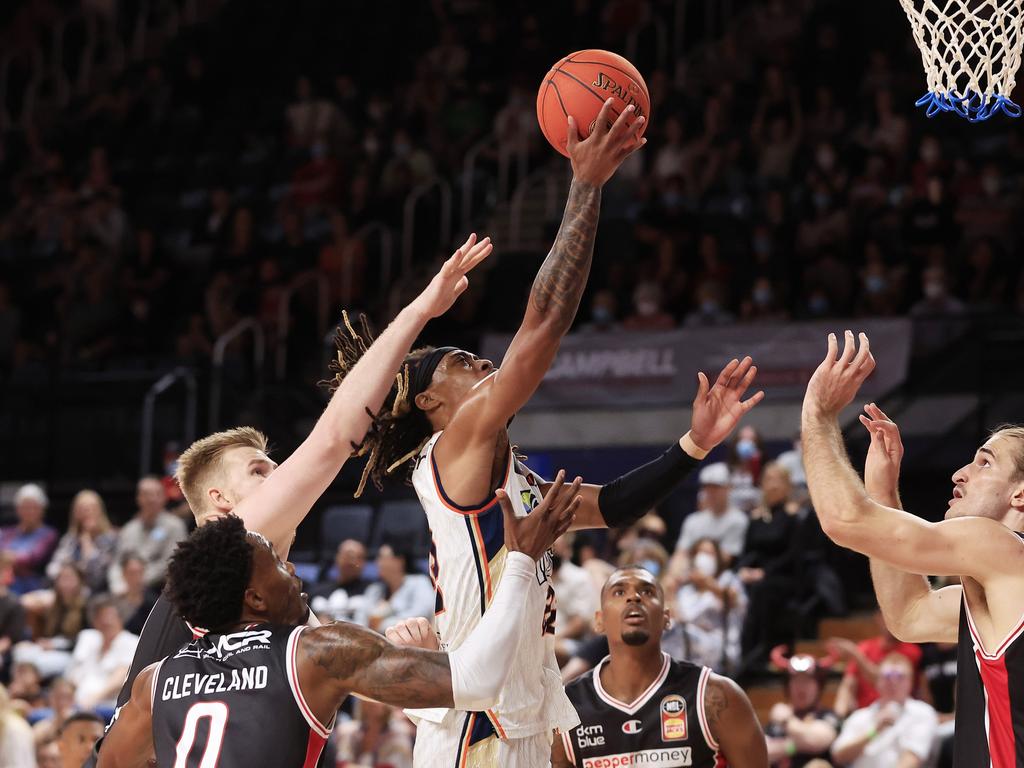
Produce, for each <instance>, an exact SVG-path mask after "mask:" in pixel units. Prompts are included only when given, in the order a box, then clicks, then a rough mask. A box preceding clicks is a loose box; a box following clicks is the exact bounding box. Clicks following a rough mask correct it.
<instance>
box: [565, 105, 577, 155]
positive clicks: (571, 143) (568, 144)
mask: <svg viewBox="0 0 1024 768" xmlns="http://www.w3.org/2000/svg"><path fill="white" fill-rule="evenodd" d="M567 121H568V128H567V129H566V132H565V151H566V152H568V153H569V154H570V155H571V154H572V151H573V150H574V149H575V148H576V145H577V144H579V143H580V129H579V127H577V125H576V118H575V117H573V116H572V115H569V116H568V118H567Z"/></svg>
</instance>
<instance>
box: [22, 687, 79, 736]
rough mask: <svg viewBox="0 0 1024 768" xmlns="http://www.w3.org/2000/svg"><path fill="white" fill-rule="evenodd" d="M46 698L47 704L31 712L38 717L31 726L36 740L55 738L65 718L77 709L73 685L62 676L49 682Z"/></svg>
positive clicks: (34, 716)
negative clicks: (45, 706)
mask: <svg viewBox="0 0 1024 768" xmlns="http://www.w3.org/2000/svg"><path fill="white" fill-rule="evenodd" d="M46 699H47V704H48V705H49V706H48V707H47V708H46V709H41V710H37V711H36V712H34V713H32V716H33V718H38V719H37V720H36V722H35V725H33V726H32V730H33V731H34V732H35V735H36V741H37V742H38V741H40V740H45V739H56V738H57V736H58V735H59V733H60V729H61V727H63V725H64V723H65V722H66V721H67V719H68V718H69V717H71V716H72V715H73V714H75V712H77V711H78V709H77V707H76V706H75V686H74V684H73V683H72V682H70V681H69V680H67V679H65V678H63V677H58V678H57V679H56V680H54V681H53V682H52V683H50V690H49V691H48V692H47V694H46Z"/></svg>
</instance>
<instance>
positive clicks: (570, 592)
mask: <svg viewBox="0 0 1024 768" xmlns="http://www.w3.org/2000/svg"><path fill="white" fill-rule="evenodd" d="M551 562H552V575H551V581H552V586H553V587H554V590H555V598H556V600H557V601H558V612H557V613H556V614H555V641H556V644H557V651H558V653H559V656H560V658H562V659H567V658H569V657H570V656H572V655H574V653H575V650H576V647H577V645H578V643H579V641H580V640H581V639H583V638H584V637H585V636H586V635H588V634H589V633H590V631H591V623H592V622H593V620H594V613H595V611H597V609H598V603H597V594H596V593H595V592H594V585H593V582H592V581H591V579H590V576H589V574H588V573H587V572H586V571H585V570H583V569H582V568H581V567H580V566H578V565H576V564H575V563H573V562H572V537H571V536H570V535H568V534H564V535H562V536H560V537H559V538H558V539H557V540H556V541H555V543H554V544H553V545H552V547H551Z"/></svg>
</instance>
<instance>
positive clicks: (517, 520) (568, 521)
mask: <svg viewBox="0 0 1024 768" xmlns="http://www.w3.org/2000/svg"><path fill="white" fill-rule="evenodd" d="M582 484H583V478H581V477H577V478H576V479H575V480H573V481H572V483H571V484H570V485H566V484H565V470H564V469H560V470H558V476H557V477H555V482H554V483H552V484H551V487H550V488H549V489H548V492H547V493H546V494H545V495H544V499H543V500H542V501H541V503H540V504H538V505H537V506H536V507H535V508H534V509H533V511H532V512H530V514H528V515H527V516H526V517H516V513H515V509H513V507H512V501H511V500H510V499H509V497H508V494H507V493H505V491H503V490H501V489H500V488H499V489H498V490H497V491H495V495H496V496H497V497H498V502H499V503H500V504H501V510H502V512H504V514H505V546H506V547H507V548H508V550H509V551H510V552H522V553H523V554H525V555H529V556H530V557H531V558H533V559H534V560H537V559H538V558H540V556H541V555H543V554H544V553H545V552H547V551H548V549H550V548H551V545H552V544H554V543H555V539H557V538H558V537H559V536H561V535H562V534H563V533H565V532H566V531H568V530H569V527H570V526H571V525H572V523H573V521H574V520H575V519H576V510H578V509H579V507H580V504H581V503H582V501H583V498H582V497H581V496H580V495H579V490H580V486H581V485H582Z"/></svg>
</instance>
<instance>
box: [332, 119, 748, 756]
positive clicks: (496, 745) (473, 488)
mask: <svg viewBox="0 0 1024 768" xmlns="http://www.w3.org/2000/svg"><path fill="white" fill-rule="evenodd" d="M613 118H614V115H613V114H612V112H611V100H609V101H608V102H607V103H606V104H605V105H604V107H603V109H602V112H601V114H600V115H599V116H598V118H597V121H596V123H595V127H594V130H593V132H592V133H591V135H590V136H589V137H588V138H587V139H585V140H583V141H579V140H578V139H577V138H576V137H577V136H578V133H577V129H576V125H575V121H574V120H573V119H572V118H571V117H570V118H568V120H569V136H570V139H569V141H568V144H567V149H568V152H569V156H570V160H571V162H572V169H573V181H572V185H571V187H570V190H569V199H568V201H567V203H566V207H565V213H564V215H563V218H562V224H561V227H560V228H559V230H558V234H557V236H556V238H555V242H554V245H553V246H552V248H551V251H550V253H549V254H548V256H547V258H546V259H545V261H544V263H543V264H542V265H541V268H540V271H539V272H538V274H537V277H536V279H535V281H534V283H533V287H532V289H531V292H530V297H529V302H528V305H527V308H526V314H525V316H524V318H523V322H522V325H521V326H520V328H519V331H518V333H517V334H516V336H515V338H514V339H513V340H512V343H511V345H510V346H509V349H508V352H507V353H506V355H505V359H504V362H503V364H502V367H501V369H500V370H497V369H495V367H494V366H493V365H492V364H491V362H490V361H489V360H481V359H479V358H478V357H476V356H475V355H472V354H470V353H469V352H465V351H463V350H461V349H455V348H453V347H438V348H436V349H435V348H424V349H418V350H416V351H415V352H413V353H412V354H410V355H408V356H407V357H406V360H405V364H404V365H403V366H402V370H401V372H400V373H399V375H398V378H397V380H396V382H395V385H394V386H393V387H392V389H391V392H390V393H389V395H388V398H387V400H386V401H385V403H384V406H383V407H382V408H381V409H380V410H379V411H378V412H377V414H376V417H375V419H374V424H373V427H372V428H371V431H370V432H369V433H368V434H367V437H366V440H365V441H364V442H363V444H362V446H361V451H362V453H363V454H365V455H367V457H368V458H367V463H366V467H365V469H364V475H363V484H365V482H366V481H367V480H371V481H373V482H374V483H375V484H376V485H377V486H378V487H379V486H380V485H381V483H382V481H383V480H384V478H385V477H386V476H387V475H389V474H392V473H396V472H398V471H399V470H403V471H404V470H405V467H406V466H410V465H411V466H413V470H412V484H413V486H414V487H415V489H416V493H417V495H418V496H419V499H420V502H421V504H422V505H423V507H424V510H425V512H426V514H427V519H428V522H429V525H430V530H431V536H432V539H433V544H432V551H431V560H430V569H431V576H432V578H433V580H434V584H435V588H436V592H437V604H436V610H435V613H436V625H437V631H438V634H439V635H440V640H441V643H442V647H445V648H448V649H451V648H458V647H459V646H460V645H461V643H462V642H464V641H465V639H466V637H467V636H468V635H469V633H470V632H471V631H472V630H473V628H474V627H475V626H476V625H477V623H478V622H479V621H480V620H481V617H482V616H483V615H484V614H485V612H486V611H487V609H488V605H489V604H490V602H491V600H492V599H493V595H494V590H495V588H496V587H497V585H498V584H499V583H500V582H501V579H502V572H503V569H504V567H505V546H504V544H505V542H504V541H503V534H502V525H501V512H500V511H499V504H498V494H497V493H496V492H495V491H494V489H495V488H498V489H501V492H502V494H504V495H507V496H508V497H509V498H510V499H511V500H512V502H513V503H514V504H515V505H516V511H517V514H519V515H526V514H528V513H529V511H530V510H531V508H533V507H534V506H536V505H537V504H538V503H539V501H540V499H541V498H543V496H544V494H545V493H546V492H547V490H548V486H547V484H546V483H544V482H542V481H541V480H540V479H539V478H538V477H537V476H536V475H535V474H534V473H532V472H531V471H530V470H529V469H528V468H527V467H526V466H524V465H523V464H522V463H521V462H520V460H519V459H518V458H517V457H516V456H514V455H513V452H512V447H511V445H510V443H509V437H508V431H507V427H508V424H509V422H510V421H511V419H512V417H513V416H514V415H515V414H516V412H517V411H518V410H519V409H520V408H521V407H522V406H523V405H524V404H525V403H526V402H527V401H528V400H529V398H530V397H531V395H532V394H533V392H534V390H535V389H536V388H537V386H538V385H539V384H540V382H541V380H542V379H543V378H544V375H545V373H546V372H547V370H548V368H549V367H550V365H551V362H552V361H553V360H554V357H555V353H556V352H557V351H558V347H559V344H560V343H561V340H562V337H563V336H564V335H565V333H566V332H568V330H569V328H570V326H571V325H572V322H573V318H574V317H575V315H576V310H577V307H578V306H579V302H580V297H581V296H582V294H583V289H584V287H585V286H586V282H587V276H588V274H589V272H590V264H591V259H592V256H593V250H594V237H595V233H596V230H597V222H598V218H599V214H600V206H601V189H602V187H603V186H604V184H605V183H606V182H607V181H608V180H609V179H610V178H611V176H612V175H613V174H614V173H615V171H616V170H617V169H618V167H619V165H620V164H621V163H622V161H623V160H625V158H626V157H628V156H629V155H630V154H631V153H632V152H634V151H636V150H637V149H639V148H640V147H641V146H642V145H643V143H644V140H642V139H641V140H637V138H636V130H635V129H636V127H637V126H638V125H639V124H640V123H641V121H643V120H644V118H643V117H636V116H635V112H634V110H633V109H632V108H631V107H627V109H626V110H625V111H624V112H623V113H622V114H621V115H619V116H618V118H617V119H614V120H613ZM348 330H349V333H348V335H347V336H343V337H341V338H340V339H339V351H338V365H337V374H338V375H337V376H336V378H335V384H336V385H342V386H343V384H344V381H345V378H346V371H347V370H348V369H349V368H350V367H351V366H352V365H353V364H354V363H355V361H357V360H358V359H359V358H360V354H361V350H362V348H363V346H364V345H365V339H366V338H367V337H364V336H363V335H362V334H360V333H355V332H353V329H348ZM364 332H365V329H364ZM755 373H756V369H755V368H754V367H753V365H752V362H751V360H750V359H749V358H746V359H744V360H743V361H742V362H740V361H738V360H733V361H732V362H731V363H729V365H727V366H726V367H725V369H724V370H723V371H722V373H721V375H720V376H719V378H718V380H717V381H716V382H715V385H714V386H713V387H712V386H710V385H709V382H708V380H707V377H705V376H704V374H703V373H702V374H700V375H699V388H698V393H697V399H696V401H695V403H694V413H693V421H692V426H691V429H690V431H689V432H688V433H687V434H686V435H684V436H683V437H682V438H681V439H680V440H679V441H678V442H677V443H676V444H673V446H672V447H671V448H669V450H668V451H666V452H665V453H664V454H663V455H662V456H661V457H660V458H658V459H657V460H655V461H653V462H651V463H650V464H647V465H645V466H643V467H640V468H637V469H635V470H633V471H632V472H630V473H628V474H626V475H624V476H623V477H621V478H619V479H617V480H615V481H613V482H612V483H609V484H608V485H606V486H604V487H599V486H593V485H590V486H583V488H582V491H581V493H582V496H583V503H582V505H581V507H580V511H579V513H578V515H577V520H576V527H577V528H595V527H608V526H614V527H618V526H623V525H628V524H630V523H631V522H633V521H634V520H636V519H638V518H639V517H640V516H641V515H643V514H644V513H645V512H647V510H649V509H650V508H651V507H652V506H653V505H655V504H657V503H659V502H660V501H661V500H663V499H664V498H665V497H666V496H668V494H669V493H670V492H671V491H672V490H673V489H674V488H675V487H676V486H677V485H678V483H679V482H681V481H682V479H683V478H684V477H685V476H686V475H687V474H688V473H689V471H690V470H691V469H692V468H693V467H694V466H696V464H697V463H698V462H699V461H700V460H701V459H703V458H704V456H705V455H706V454H707V452H708V451H709V450H710V449H711V448H713V447H714V446H715V445H717V444H718V443H719V442H720V441H721V440H723V439H724V438H725V437H726V436H727V435H728V433H729V432H730V431H731V430H732V429H733V428H734V427H735V426H736V424H737V422H738V421H739V418H740V416H742V415H743V414H744V413H746V412H747V411H749V410H750V408H752V407H753V406H754V405H755V404H756V403H757V402H758V401H759V400H760V399H761V397H762V396H763V395H762V393H758V394H756V395H754V396H753V397H752V398H750V399H749V400H747V401H746V402H743V401H741V398H742V396H743V393H744V392H745V391H746V389H747V387H748V386H749V385H750V383H751V382H752V381H753V378H754V375H755ZM361 485H362V484H361ZM529 601H530V609H529V613H528V616H529V617H530V618H529V620H528V621H526V622H524V623H523V625H522V626H521V627H520V641H519V644H518V646H517V649H516V654H515V656H514V658H513V659H512V663H513V671H512V673H511V675H510V676H509V679H508V683H507V685H506V687H505V689H504V691H503V692H502V696H501V698H500V699H499V701H498V704H497V706H496V707H493V708H491V709H488V710H486V711H482V712H467V711H453V710H448V711H442V712H436V711H435V712H420V713H418V714H417V716H418V717H419V718H420V723H419V730H418V733H417V737H416V748H415V750H416V751H415V757H414V764H415V765H416V766H417V767H418V768H423V767H424V766H427V765H430V764H439V765H467V764H468V765H473V766H499V765H500V766H502V768H519V767H520V766H523V767H524V768H525V767H526V766H528V767H529V768H537V766H545V765H548V764H549V761H550V743H551V733H552V729H560V730H563V731H566V730H568V729H570V728H573V727H575V726H576V725H577V724H578V723H579V719H578V718H577V717H576V713H575V711H574V710H573V708H572V706H571V704H570V703H569V700H568V699H567V698H566V696H565V692H564V691H563V690H562V686H561V682H560V677H559V674H558V667H557V664H556V663H555V656H554V650H553V636H552V633H553V629H554V620H555V596H554V590H553V589H552V586H551V559H550V557H545V558H544V560H543V561H542V562H541V563H540V564H539V566H538V570H537V577H536V582H535V583H534V584H532V585H531V589H530V595H529Z"/></svg>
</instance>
